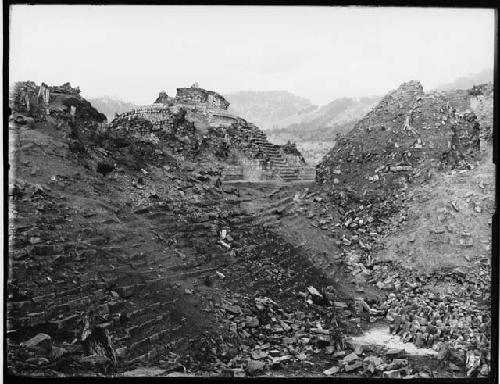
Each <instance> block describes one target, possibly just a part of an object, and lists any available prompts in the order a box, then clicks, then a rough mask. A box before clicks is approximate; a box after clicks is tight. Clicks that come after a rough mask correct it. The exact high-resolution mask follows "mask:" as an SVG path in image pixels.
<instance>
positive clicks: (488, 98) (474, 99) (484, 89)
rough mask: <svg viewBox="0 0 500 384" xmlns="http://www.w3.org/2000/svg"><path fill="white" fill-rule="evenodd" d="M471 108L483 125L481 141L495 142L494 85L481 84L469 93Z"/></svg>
mask: <svg viewBox="0 0 500 384" xmlns="http://www.w3.org/2000/svg"><path fill="white" fill-rule="evenodd" d="M468 92H469V95H470V108H471V109H472V110H473V111H474V113H475V114H476V115H477V118H478V121H479V124H480V125H481V140H484V141H487V142H490V143H491V142H492V140H493V83H487V84H480V85H476V86H474V87H472V89H470V90H469V91H468Z"/></svg>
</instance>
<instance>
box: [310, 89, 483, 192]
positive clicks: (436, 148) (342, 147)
mask: <svg viewBox="0 0 500 384" xmlns="http://www.w3.org/2000/svg"><path fill="white" fill-rule="evenodd" d="M464 106H468V95H467V93H466V92H465V91H464V94H463V95H458V96H457V97H456V98H453V99H452V98H450V97H446V95H444V94H441V93H431V94H425V93H424V92H423V88H422V85H421V84H420V83H419V82H417V81H410V82H408V83H404V84H402V85H401V86H400V87H399V88H398V89H396V90H395V91H392V92H390V93H389V94H388V95H387V96H385V97H384V98H383V99H382V100H381V101H380V102H379V104H377V106H376V107H375V108H374V109H373V110H372V111H371V112H369V113H368V114H367V115H366V116H365V117H364V118H363V119H362V120H360V121H359V122H358V123H357V124H356V125H355V126H354V128H353V129H352V130H351V131H350V132H349V133H348V134H347V135H345V136H344V137H342V138H340V139H339V141H338V143H337V144H336V145H335V147H334V148H333V149H332V150H331V151H330V153H329V154H327V155H326V156H325V160H324V161H323V162H321V163H320V164H319V165H318V167H317V168H318V169H317V174H318V175H317V180H318V181H319V182H322V183H324V182H333V183H335V180H337V182H344V181H345V180H349V179H351V180H352V178H355V179H357V180H359V181H361V180H363V181H364V182H368V183H379V184H386V183H388V182H389V183H391V182H392V181H393V179H394V177H390V174H391V173H393V174H394V173H396V174H398V173H402V175H406V174H407V173H409V175H411V173H412V172H415V171H417V169H416V168H417V167H418V166H419V165H422V164H423V163H431V164H432V163H436V162H441V161H443V162H445V163H446V164H450V165H452V166H454V167H456V166H460V165H462V166H464V165H466V161H467V159H468V158H469V157H468V156H469V155H473V154H474V151H477V150H478V149H479V147H478V145H477V144H478V140H479V131H478V130H477V129H476V128H475V127H476V125H475V124H474V122H475V120H476V116H475V114H474V113H472V111H470V109H462V108H464ZM466 108H467V107H466Z"/></svg>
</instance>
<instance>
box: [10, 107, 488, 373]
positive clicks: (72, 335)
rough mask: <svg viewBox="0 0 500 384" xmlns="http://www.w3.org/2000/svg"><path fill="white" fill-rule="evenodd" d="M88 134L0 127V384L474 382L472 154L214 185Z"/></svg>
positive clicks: (483, 218)
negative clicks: (317, 177)
mask: <svg viewBox="0 0 500 384" xmlns="http://www.w3.org/2000/svg"><path fill="white" fill-rule="evenodd" d="M419 102H420V100H419ZM418 107H419V104H418V103H417V104H416V106H414V108H418ZM433 113H436V114H440V113H441V112H439V108H437V110H435V111H434V110H433ZM403 116H404V115H403ZM94 125H95V124H94V122H92V121H87V120H77V122H76V126H75V125H73V127H72V126H71V124H70V119H69V116H65V115H64V113H63V112H61V114H60V115H57V116H51V117H49V118H48V119H47V120H46V121H35V120H32V119H31V120H30V119H25V118H20V119H17V121H16V119H13V120H12V121H11V122H10V125H9V139H10V150H11V164H13V167H12V168H11V175H10V184H9V203H10V204H9V210H10V211H9V213H10V218H11V220H10V223H9V224H10V226H9V245H10V252H9V280H8V286H7V294H8V298H7V315H8V316H7V351H8V360H7V365H8V369H9V372H10V373H11V374H15V375H28V376H52V377H64V376H81V375H85V376H89V375H91V376H109V375H114V376H225V377H245V376H286V377H290V376H323V377H324V376H335V377H336V376H346V377H359V376H364V377H389V378H398V377H404V378H433V377H464V376H472V377H476V376H479V377H483V376H487V375H488V373H489V369H490V365H491V355H490V350H491V329H490V328H491V318H490V305H491V302H490V300H491V297H490V294H491V293H490V275H491V259H490V255H491V236H490V233H491V225H492V223H491V221H490V218H491V216H492V213H493V212H494V203H493V201H494V200H493V166H492V164H491V162H490V160H491V149H490V147H489V146H488V145H483V147H482V152H480V153H479V154H476V155H475V157H474V159H472V160H470V161H468V162H462V163H461V164H462V166H461V167H458V168H457V167H455V168H452V167H441V168H439V167H437V166H434V165H433V164H434V163H433V161H422V162H421V163H418V164H416V163H413V167H412V168H408V169H407V168H404V169H399V168H396V169H394V168H393V169H391V168H390V167H385V168H384V167H383V168H380V169H379V167H378V166H377V165H376V164H374V165H373V167H368V168H367V172H368V173H367V174H366V175H362V177H357V176H356V175H358V174H357V173H356V172H355V171H353V173H351V176H349V172H348V170H350V169H354V170H355V169H356V167H359V165H357V163H356V162H355V161H354V162H352V163H349V164H347V163H346V164H344V165H345V167H344V166H342V167H339V173H337V169H335V168H333V169H332V170H331V171H329V173H330V174H331V176H332V179H331V180H330V182H328V183H325V184H323V185H319V184H316V183H309V184H305V183H288V184H276V183H267V182H261V183H248V182H228V183H223V184H222V185H221V183H220V180H219V178H220V170H219V169H218V168H217V167H216V166H214V164H210V163H201V162H191V161H182V162H181V161H176V160H175V159H174V158H173V157H172V156H170V155H169V154H168V153H166V152H165V153H163V152H161V151H163V149H161V148H160V147H157V148H156V149H157V150H158V151H160V152H161V153H158V151H149V152H148V153H147V156H148V157H147V158H146V157H144V156H143V157H141V152H140V151H139V150H138V149H140V148H141V147H140V146H138V145H137V146H135V147H134V148H135V152H134V153H132V154H131V153H130V152H127V151H125V150H122V149H120V150H115V149H114V148H115V147H113V146H110V145H109V143H104V142H102V141H101V140H99V137H98V136H96V135H95V134H92V132H96V130H95V126H94ZM75 127H76V128H75ZM92 127H94V128H92ZM349 151H350V153H351V156H352V158H353V159H354V160H355V159H356V156H357V154H356V151H355V150H353V149H352V148H350V147H349ZM155 156H156V157H155ZM390 156H391V154H390V153H389V154H387V157H388V158H390ZM155 158H157V159H161V161H160V160H158V161H155ZM137 160H140V161H139V162H137ZM431 160H432V159H431ZM372 168H373V169H372ZM375 168H376V169H375ZM98 170H99V172H100V173H99V172H98ZM368 174H369V176H370V177H372V179H371V180H369V179H366V178H365V176H367V175H368ZM352 175H355V176H352ZM373 175H376V176H377V177H376V178H375V177H374V176H373ZM380 180H384V181H386V182H384V183H381V182H380ZM377 329H383V330H386V331H387V333H388V334H389V335H391V337H393V338H397V341H398V343H399V344H398V343H392V344H391V343H389V342H387V343H385V344H384V342H380V343H378V342H377V340H375V341H372V342H366V338H365V339H363V337H365V336H367V335H370V334H371V332H372V331H373V330H377ZM384 332H385V331H384ZM409 346H411V348H409ZM424 348H427V349H428V350H429V351H430V352H428V353H427V354H419V353H418V351H421V350H423V349H424ZM412 351H413V352H412ZM415 351H416V352H415Z"/></svg>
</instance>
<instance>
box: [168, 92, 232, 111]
mask: <svg viewBox="0 0 500 384" xmlns="http://www.w3.org/2000/svg"><path fill="white" fill-rule="evenodd" d="M176 99H177V102H179V103H193V104H205V105H206V106H207V107H208V108H220V109H224V110H226V109H227V108H228V107H229V102H228V101H227V100H226V99H224V97H222V96H221V95H219V94H218V93H217V92H214V91H206V90H204V89H203V88H196V87H190V88H177V96H176Z"/></svg>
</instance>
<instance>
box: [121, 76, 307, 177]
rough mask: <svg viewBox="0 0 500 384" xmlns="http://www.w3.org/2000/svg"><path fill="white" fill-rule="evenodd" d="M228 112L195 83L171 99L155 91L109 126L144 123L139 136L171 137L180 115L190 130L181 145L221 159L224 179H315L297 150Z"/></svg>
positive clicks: (218, 99) (225, 104)
mask: <svg viewBox="0 0 500 384" xmlns="http://www.w3.org/2000/svg"><path fill="white" fill-rule="evenodd" d="M228 107H229V102H228V101H227V100H226V99H225V98H224V97H223V96H221V95H220V94H218V93H217V92H214V91H207V90H205V89H203V88H199V87H198V84H197V83H195V84H193V86H191V87H189V88H177V94H176V96H175V97H169V96H168V95H167V94H166V92H164V91H163V92H160V94H159V96H158V98H157V99H156V101H155V103H154V104H151V105H146V106H142V107H140V108H136V109H133V110H131V111H129V112H126V113H123V114H121V115H119V116H117V117H116V118H115V120H114V121H113V123H112V124H113V126H115V127H116V128H117V129H119V128H120V124H121V122H124V121H128V122H130V121H133V120H134V119H137V121H139V120H146V121H148V122H150V123H151V128H150V130H151V132H147V133H145V132H140V133H139V134H140V135H146V136H148V137H150V135H151V134H153V135H156V136H161V134H162V133H172V132H173V130H174V125H175V124H174V120H175V119H176V116H178V114H179V113H180V112H181V111H185V115H183V116H185V118H186V119H187V120H188V121H190V122H192V123H193V124H194V127H195V129H194V130H193V132H192V134H191V135H186V138H184V139H183V140H186V139H187V140H188V141H189V142H199V143H200V145H201V143H204V144H206V145H208V146H211V147H212V148H213V149H214V151H215V152H216V153H218V154H219V159H222V163H223V165H222V166H223V169H224V171H223V175H224V179H225V180H249V181H262V180H272V181H301V180H303V181H306V180H307V181H312V180H314V178H315V168H314V167H310V166H308V165H307V164H306V163H305V161H304V158H303V157H302V155H301V153H300V152H299V151H298V150H297V148H296V147H294V146H293V145H291V144H287V145H284V146H282V145H274V144H272V143H270V142H269V141H268V140H267V138H266V135H265V133H264V132H262V130H260V129H259V128H258V127H256V126H255V125H254V124H251V123H249V122H247V121H246V120H244V119H242V118H241V117H238V116H236V115H233V114H231V113H229V112H228V111H227V109H228ZM122 125H124V124H122ZM128 126H129V127H130V124H128ZM141 126H143V124H142V125H141ZM131 134H134V135H136V134H138V133H137V132H131ZM189 136H191V137H189ZM207 143H208V144H207Z"/></svg>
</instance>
